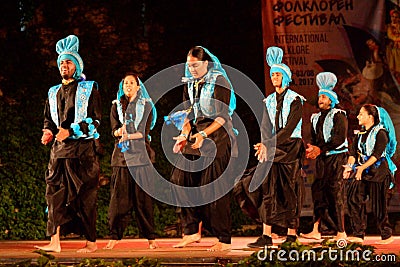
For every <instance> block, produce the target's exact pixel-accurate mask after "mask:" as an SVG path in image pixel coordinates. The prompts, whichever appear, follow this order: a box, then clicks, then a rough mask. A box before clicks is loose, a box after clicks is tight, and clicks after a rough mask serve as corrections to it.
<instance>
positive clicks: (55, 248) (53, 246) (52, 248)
mask: <svg viewBox="0 0 400 267" xmlns="http://www.w3.org/2000/svg"><path fill="white" fill-rule="evenodd" d="M35 248H37V249H41V250H44V251H47V252H57V253H59V252H61V245H60V243H55V242H50V244H48V245H46V246H35Z"/></svg>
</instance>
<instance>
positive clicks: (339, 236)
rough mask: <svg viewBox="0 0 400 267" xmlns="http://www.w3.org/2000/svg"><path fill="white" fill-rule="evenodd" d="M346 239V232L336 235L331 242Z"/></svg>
mask: <svg viewBox="0 0 400 267" xmlns="http://www.w3.org/2000/svg"><path fill="white" fill-rule="evenodd" d="M346 238H347V235H346V232H338V233H337V234H336V235H335V236H334V237H333V240H334V241H338V240H340V239H346Z"/></svg>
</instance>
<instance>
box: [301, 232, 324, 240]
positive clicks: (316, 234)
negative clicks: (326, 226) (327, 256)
mask: <svg viewBox="0 0 400 267" xmlns="http://www.w3.org/2000/svg"><path fill="white" fill-rule="evenodd" d="M300 236H301V237H304V238H307V239H316V240H319V239H321V233H319V232H311V233H308V234H303V233H300Z"/></svg>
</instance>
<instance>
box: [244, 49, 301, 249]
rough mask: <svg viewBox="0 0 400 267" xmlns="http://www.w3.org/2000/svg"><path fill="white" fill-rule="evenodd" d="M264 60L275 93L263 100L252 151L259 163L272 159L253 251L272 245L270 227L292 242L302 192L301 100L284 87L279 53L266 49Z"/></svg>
mask: <svg viewBox="0 0 400 267" xmlns="http://www.w3.org/2000/svg"><path fill="white" fill-rule="evenodd" d="M266 58H267V63H268V65H269V66H270V67H271V69H270V76H271V81H272V85H273V86H274V87H275V93H272V94H270V95H269V96H268V97H267V98H266V99H265V100H264V102H265V103H264V114H263V120H262V124H261V129H260V130H261V143H258V144H256V145H255V146H254V148H255V150H256V156H257V158H258V160H259V161H260V162H261V163H262V162H265V161H267V160H268V161H269V160H272V165H271V169H270V170H269V173H268V174H267V176H266V177H265V179H264V181H263V183H262V185H261V186H260V194H261V196H260V197H259V199H256V200H255V203H257V204H256V205H257V208H258V214H259V217H260V220H261V221H262V222H263V234H262V235H261V236H260V237H259V238H258V239H257V240H256V241H255V242H253V243H249V244H247V246H248V247H253V248H257V247H262V248H263V247H265V246H271V245H273V243H272V237H271V235H272V225H278V226H281V227H284V228H287V229H288V231H287V239H286V241H287V242H294V241H296V239H297V233H296V229H297V228H298V226H299V220H300V211H301V205H302V193H303V190H304V189H303V187H304V185H303V180H302V177H301V167H302V161H303V157H304V152H305V150H304V144H303V140H302V131H301V126H302V113H303V112H302V111H303V101H305V99H304V97H303V96H301V95H299V94H297V93H296V92H294V91H292V90H290V89H289V88H288V87H289V83H290V82H291V76H292V73H291V71H290V69H289V67H288V66H287V65H285V64H283V63H282V58H283V50H282V49H281V48H279V47H269V48H268V49H267V57H266ZM275 142H276V143H275ZM273 145H276V147H275V156H274V157H273V159H270V158H269V155H270V153H269V152H270V151H271V150H272V148H273V147H272V146H273ZM268 151H269V152H268Z"/></svg>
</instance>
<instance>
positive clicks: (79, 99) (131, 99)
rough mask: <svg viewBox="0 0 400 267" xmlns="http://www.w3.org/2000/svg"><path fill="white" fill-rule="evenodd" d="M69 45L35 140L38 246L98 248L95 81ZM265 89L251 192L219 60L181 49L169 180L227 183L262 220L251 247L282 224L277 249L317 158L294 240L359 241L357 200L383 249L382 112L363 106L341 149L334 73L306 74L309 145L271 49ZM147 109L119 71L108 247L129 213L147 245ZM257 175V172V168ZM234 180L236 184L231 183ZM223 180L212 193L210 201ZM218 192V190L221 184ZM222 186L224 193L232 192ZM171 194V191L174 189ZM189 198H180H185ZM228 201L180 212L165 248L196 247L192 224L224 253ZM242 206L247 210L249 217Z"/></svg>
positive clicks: (146, 98)
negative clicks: (42, 212)
mask: <svg viewBox="0 0 400 267" xmlns="http://www.w3.org/2000/svg"><path fill="white" fill-rule="evenodd" d="M78 49H79V39H78V38H77V37H76V36H74V35H70V36H68V37H66V38H64V39H61V40H59V41H58V42H57V44H56V51H57V53H58V55H59V56H58V59H57V64H58V67H59V71H60V74H61V78H62V83H61V84H59V85H56V86H53V87H51V88H50V90H49V92H48V99H47V101H46V105H45V111H44V116H45V120H44V127H43V135H42V139H41V141H42V143H43V144H44V145H46V144H49V143H50V142H52V141H53V140H54V139H55V140H54V142H53V143H52V147H51V152H50V161H49V164H48V169H47V171H46V177H45V178H46V186H47V187H46V202H47V205H48V222H47V235H48V236H50V237H51V241H50V243H49V244H48V245H45V246H36V247H37V248H39V249H42V250H45V251H53V252H60V251H61V242H60V235H65V234H68V233H76V234H81V235H83V236H85V238H86V244H85V246H84V247H83V248H82V249H79V250H78V252H82V253H88V252H94V251H96V250H97V244H96V217H97V192H98V175H99V161H98V159H97V155H96V142H95V140H96V139H98V138H99V134H98V132H97V128H98V126H99V125H100V121H101V111H102V110H101V101H100V98H101V97H100V93H99V91H98V89H97V83H96V82H93V81H86V80H85V79H83V78H82V77H83V75H82V71H83V60H82V58H81V57H80V55H79V54H78ZM266 59H267V63H268V65H269V66H270V76H271V82H272V84H273V86H274V88H275V92H274V93H272V94H270V95H269V96H267V98H265V100H264V103H260V105H263V107H264V111H263V112H264V113H263V119H262V123H261V125H260V130H261V140H260V142H259V143H257V144H256V145H254V149H255V151H256V152H255V155H256V157H257V159H258V161H259V166H260V167H261V168H263V166H264V167H265V166H269V167H270V169H269V171H268V172H266V173H265V177H263V182H262V184H261V185H260V186H259V187H258V188H257V190H256V191H254V192H250V190H249V187H248V185H249V181H250V180H251V179H253V178H254V177H253V176H252V175H249V176H246V177H243V178H242V179H240V180H235V179H234V165H235V164H232V161H234V160H235V159H236V158H237V156H238V146H237V143H236V142H237V140H236V134H237V132H236V130H235V129H234V127H233V123H232V117H231V116H232V114H233V112H234V110H235V108H236V98H235V93H234V88H233V86H232V83H231V82H230V79H229V77H228V75H227V74H226V72H225V70H224V68H223V67H222V65H221V63H220V62H219V60H218V58H217V57H216V56H215V55H213V54H212V53H211V52H210V51H208V50H207V49H206V48H204V47H201V46H195V47H193V48H191V49H190V51H189V52H188V54H187V57H186V64H185V81H186V82H185V84H184V90H183V101H184V108H185V110H184V111H185V113H184V116H183V117H182V118H181V119H182V123H181V127H179V129H180V134H179V135H178V136H176V137H174V140H175V144H174V146H173V148H172V150H173V152H175V153H177V154H178V155H179V156H178V160H177V162H176V164H175V166H174V168H173V171H172V175H171V182H173V183H175V184H177V185H181V186H185V187H202V186H205V185H207V184H210V183H212V182H215V181H216V180H218V179H219V178H220V177H222V176H224V177H228V178H229V177H232V179H227V181H228V182H227V183H228V184H229V185H228V187H229V186H230V185H232V187H233V186H234V187H235V191H236V193H235V194H236V195H237V196H239V197H238V200H239V204H240V206H241V208H242V209H243V210H244V211H245V212H246V213H247V214H252V216H253V217H254V218H255V219H257V220H258V221H260V222H262V225H263V227H262V228H263V232H262V235H261V236H260V237H259V238H258V239H257V240H256V241H255V242H253V243H249V244H248V246H249V247H253V248H257V247H265V246H272V245H273V243H274V240H273V238H272V226H273V225H278V226H281V227H284V228H287V237H286V241H285V242H295V241H296V240H297V236H298V232H297V230H298V227H299V221H300V212H301V207H302V199H303V194H304V184H303V183H304V181H303V177H302V164H303V160H304V158H305V157H307V158H309V159H316V173H315V181H314V183H313V186H312V193H313V202H314V222H315V223H314V229H313V231H312V232H311V233H307V234H301V233H300V235H301V236H303V237H305V238H313V239H320V238H321V233H320V230H319V229H320V226H321V225H322V224H325V225H327V226H329V227H330V228H332V229H334V230H335V231H336V232H337V234H336V236H335V237H334V238H335V239H342V238H348V239H349V240H352V241H355V242H362V241H363V238H364V234H365V229H366V203H367V201H370V202H372V207H373V212H374V214H375V216H376V217H377V225H378V229H379V230H380V232H381V236H382V241H381V242H382V243H385V244H386V243H390V242H391V241H393V237H392V230H391V228H390V225H389V222H388V212H387V198H386V195H387V191H388V189H389V187H390V186H391V185H393V183H394V180H393V175H394V172H395V170H396V166H395V165H394V164H393V162H392V160H391V157H392V156H393V154H394V152H395V150H396V138H395V133H394V127H393V124H392V123H391V120H390V117H389V115H388V114H387V112H386V111H385V110H384V109H382V108H380V107H377V106H374V105H372V104H368V105H364V106H363V107H362V108H361V110H360V113H359V115H358V117H357V118H358V120H359V124H360V126H362V127H361V131H360V132H359V133H358V134H357V135H356V137H355V139H354V140H353V142H352V143H351V145H350V147H349V146H348V141H347V118H346V112H345V111H344V110H341V109H339V108H338V106H337V104H338V103H339V100H338V97H337V94H336V93H335V92H334V87H335V85H336V82H337V79H336V76H335V75H334V74H333V73H331V72H322V73H319V74H318V75H317V76H316V80H317V85H318V87H319V93H318V107H319V109H320V112H319V113H317V114H314V115H313V116H312V117H311V125H312V129H311V133H312V138H311V142H310V144H307V147H305V145H304V143H303V139H302V115H303V114H302V110H303V103H304V101H306V100H305V98H304V97H303V96H301V95H300V94H298V93H296V92H295V91H293V90H291V89H289V84H290V82H291V77H292V73H291V70H290V68H289V67H288V66H287V65H285V64H284V63H282V59H283V50H282V49H281V48H278V47H269V48H268V50H267V53H266ZM156 118H157V112H156V109H155V106H154V103H153V101H152V100H151V98H150V95H149V93H148V92H147V89H146V87H145V86H144V84H143V83H142V82H141V81H140V79H139V77H138V76H137V75H136V74H134V73H127V74H126V75H125V76H124V77H123V79H122V81H121V82H120V84H119V88H118V92H117V98H116V100H114V101H113V103H112V107H111V113H110V120H111V129H112V133H111V134H112V136H113V137H114V139H115V146H114V151H113V154H112V157H111V166H112V177H111V182H110V189H111V194H110V197H111V199H110V204H109V211H108V220H109V230H110V237H111V239H110V241H109V242H108V243H107V245H106V246H105V247H104V248H105V249H113V248H114V247H115V245H116V244H117V243H118V242H119V240H121V239H122V238H123V234H124V231H125V229H126V227H127V226H128V225H129V223H130V220H131V217H132V212H133V211H134V212H135V216H136V220H137V223H138V228H139V232H140V234H141V235H142V236H143V237H145V238H146V239H147V240H148V244H149V248H150V249H156V248H157V247H159V245H158V243H157V242H156V240H155V239H156V234H155V230H154V218H153V199H152V197H151V196H150V195H149V194H148V193H146V192H145V190H144V189H143V188H142V187H143V185H146V187H154V186H155V185H154V173H153V168H152V162H154V151H153V150H152V148H151V147H150V138H149V133H150V130H151V129H152V128H153V127H154V124H155V122H156ZM256 173H257V172H256ZM346 180H348V181H349V183H350V184H349V190H348V192H349V193H348V196H347V199H348V209H349V215H350V216H349V217H350V220H351V225H352V230H353V235H354V236H352V237H347V235H346V231H345V229H344V208H345V203H344V184H345V181H346ZM234 183H235V184H234ZM224 186H226V184H224V183H219V184H217V186H215V187H214V188H213V190H215V192H207V193H208V194H217V192H220V191H221V190H222V191H223V190H224V188H225V187H224ZM220 187H221V188H220ZM232 187H231V188H232ZM178 194H179V192H178ZM189 198H190V196H189ZM230 200H231V194H230V193H227V194H222V197H219V198H217V199H216V200H214V201H212V202H210V203H208V204H203V205H200V206H185V207H180V212H179V216H180V222H181V223H182V228H183V237H182V240H181V241H180V242H179V243H177V244H175V245H174V246H173V247H175V248H182V247H186V246H187V245H189V244H191V243H194V242H199V241H200V239H201V228H202V227H204V228H205V229H207V230H209V232H210V233H211V234H212V235H214V236H215V237H217V239H218V241H217V242H216V243H215V244H214V245H213V246H211V247H210V248H208V249H207V250H209V251H227V250H230V249H231V214H230ZM248 209H251V211H249V210H248Z"/></svg>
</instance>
